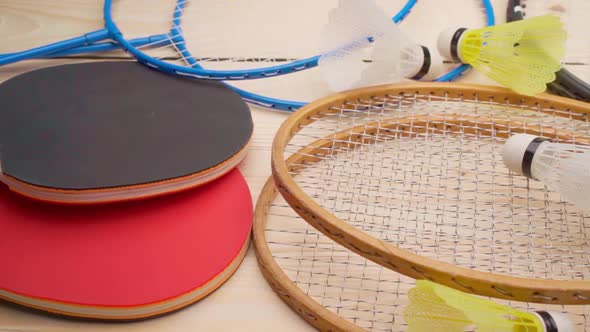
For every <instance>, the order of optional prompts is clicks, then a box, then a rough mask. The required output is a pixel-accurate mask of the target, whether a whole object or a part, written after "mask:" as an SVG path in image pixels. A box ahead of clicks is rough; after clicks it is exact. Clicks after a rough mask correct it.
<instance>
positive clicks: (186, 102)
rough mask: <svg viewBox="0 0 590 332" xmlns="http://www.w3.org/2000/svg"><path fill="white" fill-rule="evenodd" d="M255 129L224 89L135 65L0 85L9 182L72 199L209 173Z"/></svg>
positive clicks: (96, 66)
mask: <svg viewBox="0 0 590 332" xmlns="http://www.w3.org/2000/svg"><path fill="white" fill-rule="evenodd" d="M252 130H253V125H252V118H251V115H250V111H249V109H248V107H247V105H246V104H245V103H244V102H243V101H242V99H241V98H240V97H239V96H238V95H237V94H236V93H235V92H233V91H232V90H230V89H229V88H228V87H227V86H225V85H224V84H223V83H220V82H215V81H208V80H195V79H187V78H181V77H176V76H172V75H167V74H163V73H161V72H158V71H155V70H152V69H149V68H147V67H145V66H143V65H140V64H138V63H135V62H94V63H83V64H71V65H64V66H57V67H50V68H44V69H40V70H36V71H32V72H29V73H26V74H23V75H21V76H18V77H14V78H12V79H10V80H8V81H6V82H4V83H3V84H1V85H0V165H1V170H2V173H4V174H5V175H8V176H10V177H12V178H15V179H17V180H18V181H22V182H23V183H26V184H31V185H34V186H40V187H46V188H56V189H65V190H86V189H96V188H99V189H102V188H113V187H125V186H133V185H139V184H146V183H153V182H158V181H166V180H169V179H174V178H178V177H183V176H188V175H191V174H197V173H202V172H207V170H208V169H211V168H212V167H214V166H216V165H218V164H220V163H223V162H224V161H226V160H228V159H230V158H231V157H232V156H234V155H236V154H237V153H239V152H240V151H242V150H243V149H244V148H245V146H246V145H247V143H248V142H249V140H250V137H251V135H252Z"/></svg>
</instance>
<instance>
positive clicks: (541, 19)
mask: <svg viewBox="0 0 590 332" xmlns="http://www.w3.org/2000/svg"><path fill="white" fill-rule="evenodd" d="M461 30H464V31H463V32H462V33H461V35H460V37H459V38H457V36H456V33H455V31H456V32H459V30H455V31H452V30H451V31H452V32H451V31H446V32H443V33H442V34H441V37H440V39H439V50H440V52H441V53H442V54H444V55H445V56H446V57H448V58H455V60H458V61H461V62H463V63H467V64H470V65H471V66H473V68H475V69H476V70H477V71H479V72H481V73H482V74H484V75H486V76H488V77H489V78H491V79H493V80H494V81H496V82H498V83H500V84H502V85H504V86H506V87H509V88H511V89H512V90H514V91H516V92H518V93H520V94H523V95H536V94H539V93H542V92H544V91H545V90H546V88H547V83H550V82H552V81H554V80H555V72H557V71H558V70H559V69H561V59H562V58H563V57H564V55H565V42H566V39H567V33H566V31H565V29H564V26H563V23H562V22H561V20H560V19H559V17H557V16H555V15H545V16H538V17H534V18H530V19H526V20H521V21H516V22H511V23H506V24H499V25H496V26H490V27H486V28H481V29H473V30H465V29H461ZM452 33H455V36H453V35H452ZM453 37H455V38H454V40H453ZM453 43H455V45H453ZM453 49H454V50H453Z"/></svg>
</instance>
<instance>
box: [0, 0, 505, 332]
mask: <svg viewBox="0 0 590 332" xmlns="http://www.w3.org/2000/svg"><path fill="white" fill-rule="evenodd" d="M157 1H160V0H150V1H148V2H149V3H152V2H157ZM161 1H165V0H161ZM219 1H220V0H209V2H216V4H217V5H218V4H219V3H218V2H219ZM270 1H272V3H271V2H269V0H261V1H260V3H264V2H267V3H268V4H269V6H268V9H267V10H268V12H265V15H268V16H269V17H271V16H275V15H279V14H280V15H291V16H290V18H291V19H292V18H293V16H294V17H298V18H299V20H300V22H301V24H299V25H297V26H295V27H293V28H294V29H300V30H301V31H300V32H301V35H303V36H307V38H305V40H308V42H305V43H302V44H301V45H298V47H297V48H295V49H296V50H297V51H298V52H299V51H300V52H302V53H306V52H305V48H309V47H314V46H313V45H314V43H315V40H316V38H317V34H318V33H317V26H318V24H320V23H321V22H318V20H321V19H322V18H325V17H326V13H327V11H328V10H329V9H330V8H331V7H333V6H334V5H335V4H336V1H335V0H322V1H317V0H312V1H280V0H270ZM378 2H379V4H380V5H381V6H382V7H383V8H384V10H386V11H387V12H388V13H389V14H393V13H395V12H396V11H397V9H399V8H401V6H402V4H403V3H404V1H402V0H379V1H378ZM506 2H507V1H505V0H494V1H493V3H494V9H495V10H496V19H497V22H503V21H504V17H505V10H506ZM228 3H232V4H235V5H238V4H239V5H242V6H244V7H243V8H244V9H243V10H240V11H237V12H239V13H240V14H242V15H247V13H248V8H249V7H250V6H251V5H252V4H255V3H257V1H252V0H250V1H245V0H241V1H238V0H234V1H228ZM277 3H281V7H282V8H283V10H282V11H281V12H280V13H277V12H276V8H277ZM271 4H272V6H271ZM199 5H203V6H206V5H207V1H204V0H201V1H199ZM101 6H102V2H101V1H97V0H0V53H5V52H13V51H17V50H22V49H26V48H28V47H32V46H35V45H39V44H40V43H46V42H53V41H58V40H61V39H64V38H68V37H74V36H77V35H79V34H82V33H84V32H88V31H92V30H95V29H99V28H101V27H102V10H101ZM290 6H296V8H289V7H290ZM260 8H263V9H264V8H265V7H264V6H262V5H260V4H258V8H257V9H258V10H260ZM291 9H293V10H291ZM233 12H236V11H233ZM310 12H313V14H310ZM285 13H287V14H285ZM318 13H319V14H318ZM135 19H136V20H139V21H141V20H146V19H149V18H146V17H145V16H142V15H137V16H136V17H135ZM203 19H207V17H203ZM314 20H315V22H313V21H314ZM241 21H243V20H241V19H240V17H227V24H228V25H235V24H240V22H241ZM484 22H485V21H484V16H483V9H482V7H481V4H480V1H479V0H444V1H442V0H420V1H419V3H418V4H417V5H416V7H415V8H414V9H413V11H412V14H411V15H410V16H409V17H408V18H407V19H406V20H405V21H404V22H403V24H402V25H401V27H402V29H403V30H404V31H406V32H407V33H409V34H411V35H412V36H413V37H414V38H415V39H416V40H418V41H420V42H421V43H422V44H424V45H427V46H430V47H431V48H432V49H433V50H434V49H435V45H436V37H437V35H438V32H439V31H440V30H441V29H442V28H444V27H447V26H449V25H457V24H459V25H465V26H468V27H477V26H482V25H483V24H484ZM140 23H141V22H140ZM260 33H262V34H264V33H270V32H269V31H265V30H264V29H261V31H260ZM96 56H99V57H109V58H111V57H121V56H123V57H124V56H125V55H124V54H121V53H120V52H110V53H108V54H102V55H101V54H98V55H97V54H94V55H93V57H96ZM293 56H297V55H296V54H295V55H293ZM97 60H103V59H96V58H84V57H82V58H77V59H53V60H34V61H26V62H21V63H17V64H13V65H9V66H5V67H0V81H4V80H6V79H9V78H11V77H13V76H15V75H18V74H20V73H24V72H27V71H31V70H34V69H37V68H41V67H46V66H54V65H58V64H63V63H72V62H82V61H97ZM316 76H317V75H316V73H314V72H313V71H310V73H303V74H301V75H299V76H298V77H297V78H294V79H290V78H288V77H284V78H281V79H277V80H260V81H257V82H246V83H244V84H243V85H241V86H243V87H247V88H249V89H252V90H254V91H256V92H258V93H265V94H268V95H272V96H275V97H284V98H294V99H299V100H309V98H313V97H315V95H314V91H315V90H317V89H316V88H317V86H316V85H314V84H320V83H318V82H319V80H317V77H316ZM461 81H463V82H476V83H487V84H493V83H492V82H491V81H489V80H487V79H486V78H484V77H482V76H481V75H478V74H477V73H475V72H473V71H472V72H470V73H468V74H467V75H465V76H464V77H463V78H462V79H461ZM251 109H252V114H253V118H254V123H255V132H254V138H253V141H252V145H251V147H250V151H249V155H248V157H247V158H246V160H245V161H244V162H243V163H242V165H241V166H240V169H241V170H242V172H243V174H244V175H245V177H246V179H247V181H248V184H249V186H250V189H251V192H252V198H253V199H254V200H256V197H257V196H258V193H259V191H260V190H261V188H262V185H263V184H264V182H265V180H266V178H267V177H268V176H269V175H270V146H271V142H272V138H273V136H274V133H275V132H276V130H277V129H278V127H279V126H280V124H281V122H282V121H284V120H285V119H286V117H287V116H288V114H286V113H281V112H276V111H269V110H264V109H261V108H258V107H251ZM0 260H1V253H0ZM0 273H2V270H1V265H0ZM40 277H42V276H40ZM64 330H65V331H69V330H80V331H99V330H100V331H274V330H281V331H282V332H288V331H311V330H313V329H312V328H311V327H310V326H308V325H307V324H306V323H305V322H304V321H303V320H301V319H300V318H299V317H298V316H297V315H296V314H294V313H293V312H291V311H290V309H289V308H288V307H287V306H286V305H285V304H283V303H282V302H281V301H280V300H279V298H278V297H277V296H276V295H275V294H274V293H273V292H272V290H271V289H270V287H269V286H268V285H267V284H266V282H265V281H264V279H263V278H262V275H261V273H260V272H259V270H258V266H257V264H256V259H255V256H254V252H253V250H252V249H251V250H250V251H249V252H248V254H247V256H246V259H245V260H244V262H243V264H242V265H241V267H240V268H239V269H238V271H237V272H236V274H235V275H234V276H233V277H232V278H231V279H230V280H229V281H228V282H227V283H226V284H225V285H223V286H222V287H221V288H220V289H219V290H218V291H216V292H214V293H213V294H212V295H210V296H208V297H207V298H205V299H204V300H202V301H200V302H198V303H196V304H194V305H192V306H190V307H188V308H186V309H184V310H181V311H178V312H176V313H173V314H170V315H167V316H164V317H160V318H156V319H151V320H147V321H142V322H134V323H124V324H115V323H99V322H81V321H72V320H67V319H62V318H57V317H53V316H49V315H43V314H39V313H36V312H31V311H27V310H22V309H20V308H18V307H15V306H11V305H7V304H5V303H2V302H0V331H11V332H12V331H64Z"/></svg>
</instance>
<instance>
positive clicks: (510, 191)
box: [286, 95, 590, 280]
mask: <svg viewBox="0 0 590 332" xmlns="http://www.w3.org/2000/svg"><path fill="white" fill-rule="evenodd" d="M315 120H316V121H315V122H312V123H310V124H308V125H307V126H305V127H304V128H302V130H301V131H300V132H298V133H297V135H296V136H295V137H294V138H293V139H292V140H291V142H290V143H289V145H288V147H287V149H286V156H288V155H289V154H291V153H295V154H296V155H297V154H299V152H298V151H299V150H300V149H301V148H302V147H304V146H306V145H308V144H310V143H311V142H314V141H317V140H320V139H323V140H324V143H323V144H322V145H321V146H320V147H318V146H316V147H315V149H314V150H309V149H308V150H306V151H305V152H304V155H305V156H306V157H307V158H306V161H305V162H304V163H301V161H298V162H297V163H299V164H291V165H290V167H291V169H292V170H293V175H294V179H295V181H296V182H297V184H298V185H299V186H300V187H301V188H302V189H303V190H304V191H305V192H306V194H307V195H309V196H310V197H311V198H312V199H313V200H315V201H316V202H318V203H319V204H320V205H321V206H322V207H323V208H324V209H326V210H328V211H330V212H331V213H333V214H334V215H335V216H336V217H338V218H340V219H341V220H344V221H345V222H347V223H348V224H350V225H352V226H354V227H356V228H359V229H361V230H363V231H364V232H366V233H367V234H369V235H371V236H373V237H376V238H379V239H383V240H385V241H387V242H389V243H391V244H392V245H394V246H398V247H401V248H404V249H407V250H409V251H412V252H415V253H418V254H420V255H423V256H426V257H429V258H433V259H435V260H438V261H443V262H447V263H452V264H455V265H459V266H464V267H468V268H472V269H477V270H481V271H489V272H495V273H500V274H507V275H512V276H520V277H528V278H541V279H550V280H551V279H560V280H576V279H577V280H585V279H589V278H590V252H589V250H588V248H590V243H589V239H588V235H587V232H589V231H590V229H589V228H590V216H588V215H584V214H583V213H582V212H580V211H579V210H578V209H576V207H575V206H573V205H571V204H569V203H566V202H564V201H563V200H562V199H561V197H560V195H559V194H558V193H557V192H552V191H550V190H547V189H546V188H545V186H544V185H543V184H542V183H540V182H538V181H535V180H529V179H527V178H526V177H524V176H521V175H517V174H513V173H510V172H509V171H508V169H507V168H506V167H505V166H504V163H503V161H502V154H501V149H502V145H503V143H504V142H505V140H506V139H507V137H509V135H510V134H511V133H515V132H522V131H523V130H526V131H529V132H534V133H536V134H538V135H541V136H548V137H551V136H552V135H553V134H555V133H556V129H559V131H558V133H559V135H560V136H559V139H560V140H561V141H564V142H574V143H575V142H576V141H577V140H584V139H586V140H587V139H588V138H589V137H590V124H589V123H588V119H587V118H586V116H582V115H579V114H574V113H571V111H569V110H557V109H542V108H541V107H540V106H537V107H527V106H524V105H516V106H515V105H509V104H506V103H504V102H502V101H494V100H478V101H477V102H470V101H465V100H462V99H460V98H458V99H451V98H441V97H435V96H421V95H402V96H387V97H380V98H372V99H368V100H357V101H354V102H352V101H347V102H345V103H344V104H342V105H336V106H335V107H333V108H332V109H331V110H330V111H329V112H325V113H323V114H319V115H318V116H317V117H315ZM300 155H301V154H300ZM310 156H313V157H314V158H310Z"/></svg>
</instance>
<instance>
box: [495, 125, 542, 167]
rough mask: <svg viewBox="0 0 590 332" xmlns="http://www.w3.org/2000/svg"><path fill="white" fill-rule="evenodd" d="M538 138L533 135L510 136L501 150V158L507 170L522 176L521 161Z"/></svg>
mask: <svg viewBox="0 0 590 332" xmlns="http://www.w3.org/2000/svg"><path fill="white" fill-rule="evenodd" d="M537 138H539V137H538V136H535V135H529V134H516V135H512V136H511V137H510V138H509V139H508V141H506V143H505V144H504V147H503V148H502V158H503V159H504V164H505V165H506V167H508V169H509V170H511V171H512V172H515V173H518V174H524V171H523V161H524V159H525V155H526V154H527V151H528V149H529V146H530V145H531V143H532V142H533V141H534V140H536V139H537Z"/></svg>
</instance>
